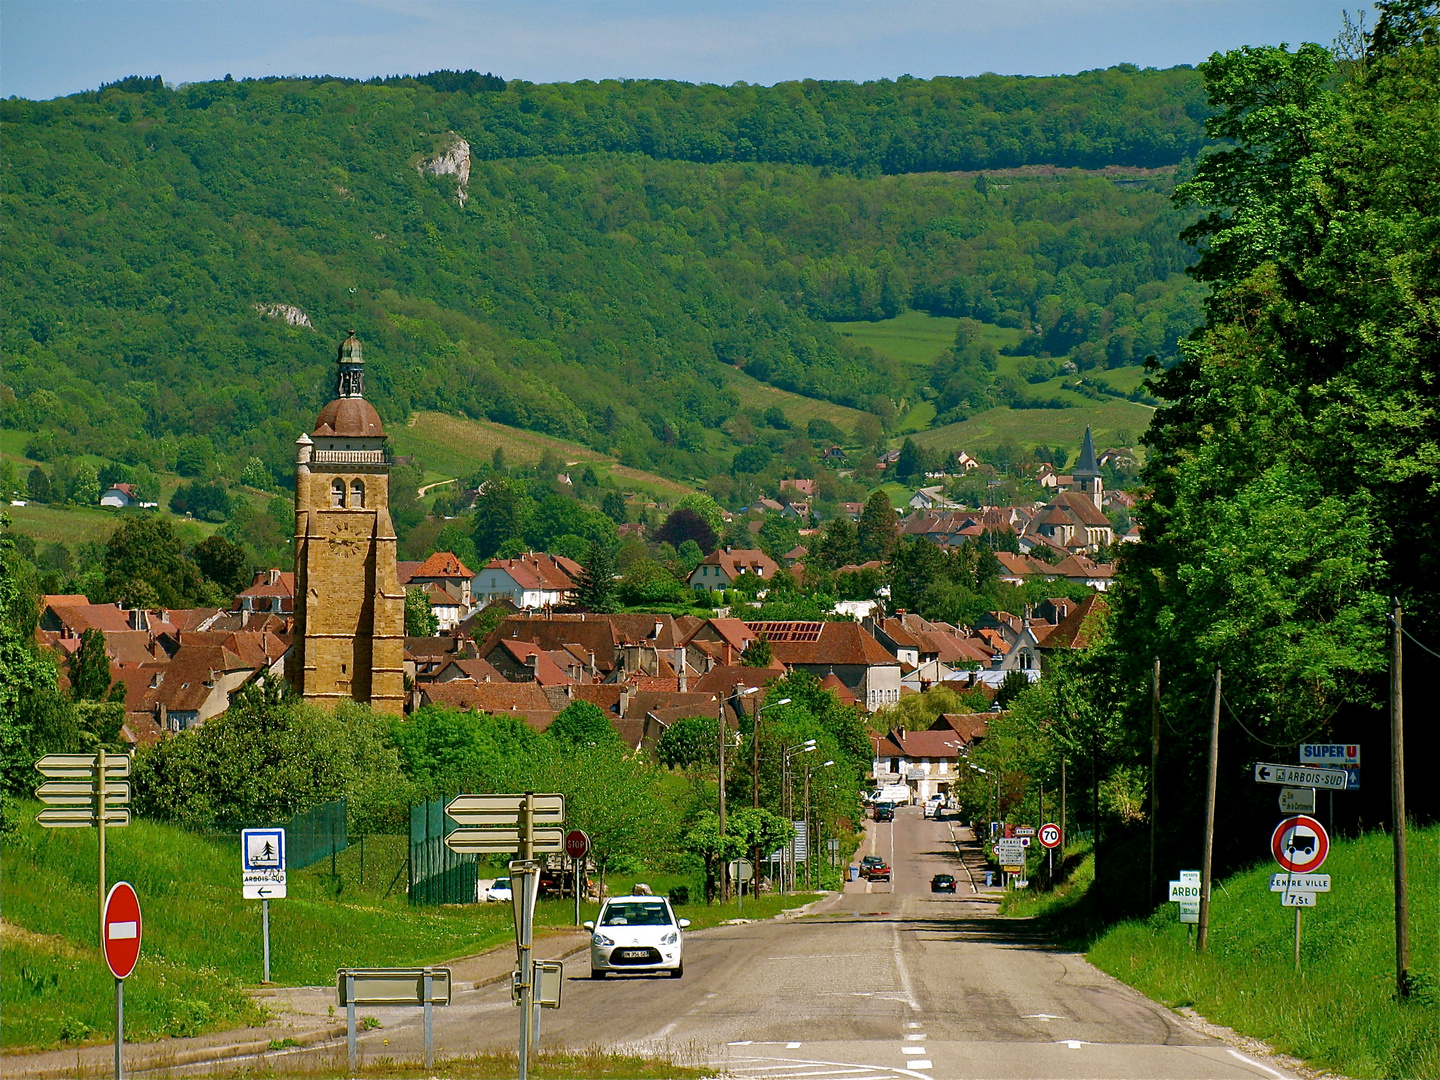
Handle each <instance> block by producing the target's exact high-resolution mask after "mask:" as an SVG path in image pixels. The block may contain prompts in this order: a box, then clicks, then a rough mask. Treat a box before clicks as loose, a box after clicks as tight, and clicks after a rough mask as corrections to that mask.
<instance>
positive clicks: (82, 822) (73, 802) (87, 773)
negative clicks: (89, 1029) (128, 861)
mask: <svg viewBox="0 0 1440 1080" xmlns="http://www.w3.org/2000/svg"><path fill="white" fill-rule="evenodd" d="M35 770H36V771H37V772H38V773H39V774H40V775H41V776H43V777H45V778H46V782H45V783H43V784H41V785H40V786H39V787H38V788H36V789H35V797H36V798H37V799H39V800H40V801H41V802H42V803H44V804H45V809H44V810H41V811H40V813H39V814H38V815H37V816H36V818H35V820H36V821H37V822H39V823H40V824H41V825H42V826H44V827H45V828H47V829H88V828H95V829H97V830H98V832H99V841H100V842H99V860H100V861H99V874H98V875H97V877H96V882H95V899H96V901H97V904H98V907H99V911H100V923H101V927H102V929H101V931H100V944H101V945H102V946H103V945H104V944H105V933H104V930H103V926H104V922H105V897H106V892H105V826H106V825H113V826H115V827H117V828H119V827H122V826H125V825H129V824H130V811H129V810H128V809H127V808H126V806H125V804H126V803H128V802H129V801H130V782H129V781H128V780H127V779H126V777H128V776H129V775H130V756H129V755H128V754H107V753H106V752H105V751H104V750H101V751H100V752H99V753H98V754H46V755H45V756H44V757H42V758H41V759H40V760H39V761H37V762H35Z"/></svg>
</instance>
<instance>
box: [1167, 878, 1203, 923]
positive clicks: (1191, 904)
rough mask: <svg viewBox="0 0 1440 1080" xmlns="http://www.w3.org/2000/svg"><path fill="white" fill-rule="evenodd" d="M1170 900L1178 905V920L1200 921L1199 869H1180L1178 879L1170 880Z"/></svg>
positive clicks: (1185, 921) (1187, 921) (1184, 921)
mask: <svg viewBox="0 0 1440 1080" xmlns="http://www.w3.org/2000/svg"><path fill="white" fill-rule="evenodd" d="M1170 900H1171V902H1172V903H1179V905H1180V921H1181V922H1182V923H1188V924H1192V925H1193V924H1196V923H1199V921H1200V871H1199V870H1181V871H1180V880H1179V881H1172V882H1170Z"/></svg>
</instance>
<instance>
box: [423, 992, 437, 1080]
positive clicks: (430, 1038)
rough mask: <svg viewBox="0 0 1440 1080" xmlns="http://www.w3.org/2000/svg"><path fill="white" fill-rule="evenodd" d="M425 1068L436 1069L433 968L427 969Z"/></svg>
mask: <svg viewBox="0 0 1440 1080" xmlns="http://www.w3.org/2000/svg"><path fill="white" fill-rule="evenodd" d="M424 982H425V986H424V990H425V1068H427V1069H433V1068H434V1067H435V1018H434V1016H435V1013H434V1006H432V1005H431V1003H430V998H431V997H432V996H433V994H434V987H435V973H434V971H433V970H432V969H431V968H428V967H427V968H426V969H425V978H424Z"/></svg>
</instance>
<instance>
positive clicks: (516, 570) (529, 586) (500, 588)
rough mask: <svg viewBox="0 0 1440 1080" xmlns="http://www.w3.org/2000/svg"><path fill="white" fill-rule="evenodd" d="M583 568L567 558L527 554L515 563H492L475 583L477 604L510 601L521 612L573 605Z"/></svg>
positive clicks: (504, 560) (474, 595)
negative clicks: (576, 585)
mask: <svg viewBox="0 0 1440 1080" xmlns="http://www.w3.org/2000/svg"><path fill="white" fill-rule="evenodd" d="M579 576H580V564H579V563H577V562H575V560H573V559H567V558H565V556H563V555H547V554H545V553H543V552H540V553H536V552H526V553H525V554H524V555H521V556H520V557H519V558H515V559H491V560H490V562H489V563H487V564H486V565H485V569H483V570H481V571H480V572H479V573H478V574H476V575H475V576H474V579H473V580H472V581H471V596H472V598H473V602H475V603H479V604H484V603H489V602H490V601H492V600H497V599H505V600H509V601H510V602H511V603H512V604H514V605H515V606H516V607H517V608H520V609H522V610H525V609H528V610H531V611H538V610H540V609H541V608H551V607H559V606H561V605H564V604H567V603H569V602H570V600H571V598H572V597H573V596H574V593H575V579H576V578H578V577H579Z"/></svg>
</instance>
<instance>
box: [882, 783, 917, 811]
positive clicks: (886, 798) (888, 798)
mask: <svg viewBox="0 0 1440 1080" xmlns="http://www.w3.org/2000/svg"><path fill="white" fill-rule="evenodd" d="M875 802H888V803H890V804H892V805H894V806H909V805H910V785H909V784H886V785H885V786H883V787H882V788H881V789H880V797H879V798H877V799H876V800H875Z"/></svg>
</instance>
